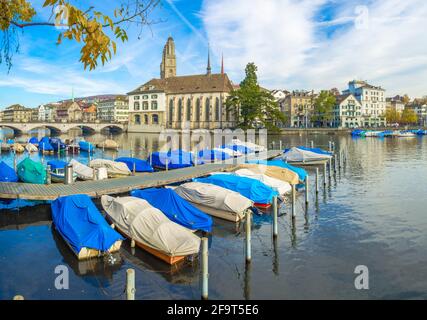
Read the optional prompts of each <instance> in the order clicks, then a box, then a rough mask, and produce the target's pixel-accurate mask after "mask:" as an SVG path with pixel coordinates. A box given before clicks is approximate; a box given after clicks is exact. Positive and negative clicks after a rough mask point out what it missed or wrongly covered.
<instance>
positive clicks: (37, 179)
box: [16, 158, 46, 184]
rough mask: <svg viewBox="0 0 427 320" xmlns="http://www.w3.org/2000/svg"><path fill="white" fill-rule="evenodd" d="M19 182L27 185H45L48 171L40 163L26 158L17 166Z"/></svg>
mask: <svg viewBox="0 0 427 320" xmlns="http://www.w3.org/2000/svg"><path fill="white" fill-rule="evenodd" d="M16 171H17V174H18V177H19V180H21V181H22V182H26V183H35V184H45V183H46V169H45V168H44V166H43V165H42V164H41V163H40V162H35V161H33V160H31V159H30V158H25V159H24V160H22V161H21V162H20V163H19V164H18V166H17V170H16Z"/></svg>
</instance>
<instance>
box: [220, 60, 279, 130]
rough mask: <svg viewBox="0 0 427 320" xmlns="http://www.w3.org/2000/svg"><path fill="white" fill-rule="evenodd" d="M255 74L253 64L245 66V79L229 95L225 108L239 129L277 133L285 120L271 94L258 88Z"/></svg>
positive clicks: (255, 68)
mask: <svg viewBox="0 0 427 320" xmlns="http://www.w3.org/2000/svg"><path fill="white" fill-rule="evenodd" d="M256 72H257V67H256V65H255V64H254V63H248V64H247V65H246V69H245V73H246V76H245V79H243V81H242V82H241V83H240V88H239V89H238V90H233V91H232V92H231V93H230V95H229V96H228V98H227V101H226V107H227V109H228V110H229V111H230V112H233V113H234V115H235V118H236V119H237V122H238V124H237V126H238V127H239V128H242V129H254V128H259V127H260V126H262V127H265V128H267V129H268V130H271V131H278V130H279V128H278V125H279V124H281V123H284V122H285V120H286V118H285V116H284V114H283V113H282V112H281V111H280V109H279V105H278V103H277V102H276V101H275V99H274V97H273V96H272V95H271V93H270V92H268V91H266V90H264V89H262V88H261V87H260V86H259V84H258V77H257V74H256Z"/></svg>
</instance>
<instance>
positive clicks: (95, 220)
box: [51, 194, 124, 260]
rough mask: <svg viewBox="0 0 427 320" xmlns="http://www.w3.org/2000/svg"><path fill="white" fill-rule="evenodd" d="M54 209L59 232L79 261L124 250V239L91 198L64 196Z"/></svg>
mask: <svg viewBox="0 0 427 320" xmlns="http://www.w3.org/2000/svg"><path fill="white" fill-rule="evenodd" d="M51 209H52V220H53V223H54V225H55V228H56V230H57V231H58V232H59V234H60V235H61V236H62V238H63V239H64V240H65V242H66V243H67V244H68V246H69V247H70V249H71V250H72V251H73V252H74V254H75V255H76V256H77V258H78V259H79V260H83V259H89V258H93V257H98V256H100V255H101V254H102V253H106V252H109V253H112V252H116V251H118V250H119V249H120V246H121V244H122V240H124V238H123V237H122V236H121V235H120V234H119V233H117V232H116V231H115V230H114V229H113V228H111V226H110V225H109V224H108V223H107V221H106V220H105V219H104V217H103V216H102V214H101V213H100V212H99V210H98V209H97V208H96V206H95V205H94V204H93V202H92V200H91V199H90V197H89V196H87V195H82V194H79V195H71V196H65V197H60V198H58V199H56V200H55V201H53V202H52V204H51Z"/></svg>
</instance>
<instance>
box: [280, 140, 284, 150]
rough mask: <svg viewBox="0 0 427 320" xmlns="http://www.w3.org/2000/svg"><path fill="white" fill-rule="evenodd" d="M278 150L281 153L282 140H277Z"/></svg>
mask: <svg viewBox="0 0 427 320" xmlns="http://www.w3.org/2000/svg"><path fill="white" fill-rule="evenodd" d="M279 150H280V151H282V150H283V149H282V140H279Z"/></svg>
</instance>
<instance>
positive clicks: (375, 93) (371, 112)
mask: <svg viewBox="0 0 427 320" xmlns="http://www.w3.org/2000/svg"><path fill="white" fill-rule="evenodd" d="M350 93H351V94H352V95H353V96H354V97H355V98H356V99H357V100H358V101H359V102H360V104H361V106H362V117H363V125H362V126H364V127H383V126H385V125H386V119H385V111H386V97H385V90H384V89H383V88H381V87H375V86H372V85H370V84H368V83H367V82H366V81H358V80H353V81H350V82H349V83H348V89H347V90H345V91H343V94H350Z"/></svg>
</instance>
